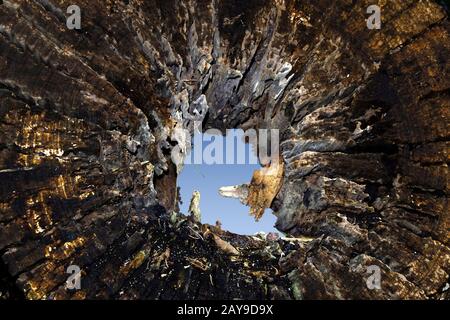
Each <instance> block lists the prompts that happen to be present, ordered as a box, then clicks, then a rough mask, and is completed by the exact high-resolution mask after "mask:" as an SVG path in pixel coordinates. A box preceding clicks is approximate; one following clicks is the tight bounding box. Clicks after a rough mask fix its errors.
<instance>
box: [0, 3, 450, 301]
mask: <svg viewBox="0 0 450 320" xmlns="http://www.w3.org/2000/svg"><path fill="white" fill-rule="evenodd" d="M75 2H76V4H77V5H78V6H79V7H80V9H81V12H82V21H81V30H69V29H68V28H67V26H66V16H65V12H67V11H66V10H67V6H68V4H67V1H62V0H48V1H41V0H9V1H5V0H4V1H2V2H1V3H2V4H0V181H1V183H0V257H1V260H0V299H4V298H28V299H181V298H183V299H211V298H219V299H220V298H223V299H294V298H295V299H314V298H319V299H322V298H339V299H351V298H360V299H394V298H399V299H406V298H412V299H427V298H433V299H437V298H448V297H449V296H448V295H449V293H448V292H449V290H448V281H449V274H450V248H449V227H450V214H449V211H450V210H449V206H448V193H449V179H448V177H449V174H448V162H449V149H450V148H449V147H450V142H449V135H450V128H449V123H450V121H449V110H450V108H449V107H450V95H449V88H450V62H449V59H448V57H449V56H450V23H449V20H448V16H447V13H446V12H445V10H444V9H443V7H442V6H440V5H439V4H437V2H435V1H431V0H422V1H415V0H389V1H380V5H381V6H382V7H381V9H382V21H383V24H382V28H381V29H380V30H368V29H367V25H366V21H365V20H366V18H367V14H366V9H367V6H368V5H369V3H368V2H367V1H345V0H337V1H333V5H332V6H330V1H329V0H307V1H293V0H285V1H268V0H267V1H266V0H263V1H228V0H215V1H206V2H205V1H202V2H201V3H200V2H197V1H195V0H190V1H188V0H186V1H185V0H182V1H171V0H167V1H99V0H77V1H75ZM375 2H376V1H375ZM370 4H372V3H370ZM202 94H204V95H205V98H206V101H207V105H208V106H209V110H208V115H207V117H206V118H205V121H204V127H205V128H211V127H214V128H219V129H221V130H224V129H227V128H276V129H279V130H280V137H281V141H280V142H281V144H280V152H281V157H282V163H283V164H284V168H283V170H282V173H281V175H277V177H278V178H280V180H279V181H278V180H277V181H274V182H276V183H274V184H273V187H272V186H270V190H271V192H269V193H264V192H263V193H261V195H264V196H263V197H260V196H259V195H260V193H259V191H257V190H256V189H255V190H254V191H253V193H252V192H251V194H254V195H256V196H255V197H254V198H252V199H251V202H252V207H254V208H255V212H254V213H255V215H256V216H257V217H259V216H260V214H261V210H262V208H265V207H266V206H268V205H271V207H272V209H273V210H274V214H275V215H276V216H277V225H276V226H277V228H278V229H279V230H281V231H283V232H284V233H285V234H286V238H287V239H285V240H283V238H281V239H278V240H261V239H260V240H256V239H254V238H252V237H250V236H240V235H235V234H231V233H228V232H226V231H222V232H220V234H217V235H216V237H218V239H220V240H221V241H223V242H221V241H219V243H221V244H218V242H217V241H214V239H216V238H215V237H213V239H211V238H210V237H205V236H204V235H203V231H202V230H205V229H204V228H205V227H204V226H201V225H200V224H199V223H198V221H192V219H186V218H185V217H183V216H182V215H179V214H178V213H177V212H175V214H173V212H174V211H177V191H176V178H177V169H178V167H177V166H176V165H175V164H173V163H172V160H171V157H170V153H171V151H172V150H173V148H174V147H175V146H176V145H177V144H178V143H179V141H176V137H174V136H173V135H172V129H173V124H174V123H175V122H177V120H175V119H176V117H178V118H179V117H180V111H181V110H184V109H186V107H187V105H186V103H192V102H195V101H197V99H199V97H201V95H202ZM183 108H184V109H183ZM178 120H179V119H178ZM173 139H174V140H175V141H174V140H173ZM280 172H281V171H280ZM278 178H277V179H278ZM260 180H261V179H258V177H256V178H255V180H254V181H255V182H257V183H256V184H255V186H256V185H259V186H261V184H260V182H264V181H260ZM262 180H264V179H262ZM264 185H266V184H264ZM206 228H208V227H207V226H206ZM210 228H211V230H214V229H213V227H210ZM292 238H300V239H308V241H292ZM224 243H226V244H227V245H225V244H224ZM218 247H223V248H222V249H224V248H225V250H220V248H218ZM226 248H228V249H226ZM231 248H234V249H235V250H236V251H238V252H239V255H231V256H230V253H232V251H233V252H234V250H233V249H231ZM72 265H76V266H79V267H80V269H81V271H82V274H81V278H82V281H81V289H80V290H69V289H68V288H67V287H66V280H67V278H68V276H69V275H68V274H67V268H68V267H69V266H72ZM371 266H377V267H379V270H380V273H381V274H380V276H381V278H380V279H381V289H371V288H370V287H369V286H368V285H367V280H368V276H369V274H368V273H367V271H368V268H369V267H371Z"/></svg>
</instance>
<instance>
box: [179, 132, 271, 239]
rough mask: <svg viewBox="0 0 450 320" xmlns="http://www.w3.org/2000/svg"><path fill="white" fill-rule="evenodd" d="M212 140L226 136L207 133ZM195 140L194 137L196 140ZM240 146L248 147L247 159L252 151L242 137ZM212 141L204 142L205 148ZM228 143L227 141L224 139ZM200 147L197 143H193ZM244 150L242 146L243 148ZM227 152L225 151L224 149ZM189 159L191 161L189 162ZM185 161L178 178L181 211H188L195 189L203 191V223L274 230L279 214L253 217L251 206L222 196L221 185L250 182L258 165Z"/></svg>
mask: <svg viewBox="0 0 450 320" xmlns="http://www.w3.org/2000/svg"><path fill="white" fill-rule="evenodd" d="M206 137H207V138H209V139H216V138H217V139H224V137H221V136H210V135H206ZM194 141H195V140H194ZM235 142H236V143H235V151H236V149H237V148H243V147H244V146H245V147H247V152H246V153H247V160H248V158H249V154H250V152H249V151H248V148H249V146H248V145H245V144H244V143H243V142H242V140H241V139H236V141H235ZM207 145H210V142H208V141H206V142H203V150H205V149H204V148H205V147H206V146H207ZM224 146H225V142H224ZM194 148H198V146H194ZM241 150H242V149H241ZM224 155H225V152H224ZM186 162H188V161H186ZM246 163H247V164H219V165H217V164H213V165H207V164H185V166H184V169H183V171H182V172H181V174H180V176H179V177H178V186H179V187H180V188H181V198H182V201H183V204H182V205H181V211H182V212H183V213H184V214H187V211H188V207H189V201H190V199H191V196H192V192H193V191H194V190H198V191H200V194H201V200H200V210H201V213H202V222H203V223H209V224H215V223H216V221H217V220H220V221H221V222H222V228H223V229H225V230H228V231H231V232H235V233H238V234H254V233H256V232H258V231H264V232H266V233H267V232H273V231H276V230H275V228H274V227H273V226H274V224H275V221H276V217H275V216H274V215H273V214H272V213H271V210H267V211H266V213H265V214H264V216H263V217H262V218H261V220H260V221H259V222H255V219H254V218H253V217H252V216H250V214H249V208H248V207H246V206H244V205H243V204H241V203H240V201H239V200H238V199H230V198H224V197H222V196H220V195H219V188H220V187H223V186H232V185H238V184H242V183H249V182H250V180H251V178H252V175H253V171H254V170H256V169H259V168H260V166H259V165H257V164H248V163H249V161H246Z"/></svg>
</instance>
